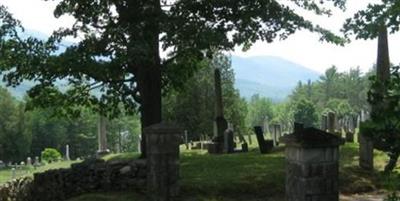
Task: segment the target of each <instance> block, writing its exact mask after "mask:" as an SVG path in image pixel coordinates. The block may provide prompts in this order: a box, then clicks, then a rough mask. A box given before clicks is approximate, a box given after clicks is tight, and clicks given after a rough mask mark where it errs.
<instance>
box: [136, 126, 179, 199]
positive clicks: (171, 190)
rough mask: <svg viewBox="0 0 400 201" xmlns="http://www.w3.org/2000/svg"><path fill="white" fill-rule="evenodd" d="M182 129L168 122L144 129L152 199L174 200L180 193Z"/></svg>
mask: <svg viewBox="0 0 400 201" xmlns="http://www.w3.org/2000/svg"><path fill="white" fill-rule="evenodd" d="M182 133H183V132H182V131H181V130H180V129H178V128H177V127H176V126H174V125H171V124H166V123H160V124H155V125H152V126H150V127H147V128H145V129H144V134H145V136H146V141H147V142H148V143H147V146H146V149H147V150H146V151H147V158H146V159H147V192H148V196H149V198H150V200H152V201H173V200H176V199H175V198H176V197H177V196H178V194H179V183H178V180H179V139H180V136H181V135H182Z"/></svg>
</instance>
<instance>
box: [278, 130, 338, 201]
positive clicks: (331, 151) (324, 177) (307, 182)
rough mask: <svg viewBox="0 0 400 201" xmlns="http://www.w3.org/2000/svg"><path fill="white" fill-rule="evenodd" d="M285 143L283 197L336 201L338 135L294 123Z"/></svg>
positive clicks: (284, 140)
mask: <svg viewBox="0 0 400 201" xmlns="http://www.w3.org/2000/svg"><path fill="white" fill-rule="evenodd" d="M281 142H283V143H285V144H286V149H285V155H286V200H287V201H314V200H315V201H339V190H338V182H339V150H338V148H339V145H342V144H343V143H344V141H343V139H342V138H340V137H338V136H337V135H333V134H330V133H327V132H325V131H322V130H319V129H316V128H303V125H301V124H296V125H295V131H294V133H292V134H290V135H286V136H284V137H282V138H281Z"/></svg>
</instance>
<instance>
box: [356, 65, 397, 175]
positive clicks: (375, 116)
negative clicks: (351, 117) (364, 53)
mask: <svg viewBox="0 0 400 201" xmlns="http://www.w3.org/2000/svg"><path fill="white" fill-rule="evenodd" d="M371 82H372V85H371V89H370V90H369V92H368V102H369V103H370V104H371V106H372V107H373V108H375V109H374V110H373V112H372V113H371V119H370V120H368V121H366V122H364V123H363V124H362V125H361V128H360V131H361V132H362V133H365V135H366V136H368V137H369V138H371V139H372V140H373V142H374V147H375V148H376V149H378V150H381V151H384V152H386V153H387V154H388V155H389V156H390V158H391V160H390V161H389V163H388V165H387V166H386V168H385V170H386V171H391V170H393V168H394V167H395V166H396V162H397V159H398V157H399V155H400V124H399V123H400V118H399V115H400V96H399V94H400V74H399V67H398V66H397V67H393V68H392V72H391V76H390V79H389V80H388V81H386V82H384V83H383V82H381V81H379V80H378V79H377V78H376V76H372V77H371ZM382 87H384V88H382ZM382 89H385V90H382Z"/></svg>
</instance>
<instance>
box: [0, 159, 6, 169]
mask: <svg viewBox="0 0 400 201" xmlns="http://www.w3.org/2000/svg"><path fill="white" fill-rule="evenodd" d="M5 167H6V164H5V163H4V162H3V161H2V160H0V169H3V168H5Z"/></svg>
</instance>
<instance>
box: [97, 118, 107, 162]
mask: <svg viewBox="0 0 400 201" xmlns="http://www.w3.org/2000/svg"><path fill="white" fill-rule="evenodd" d="M106 124H107V119H106V117H104V116H100V118H99V124H98V141H99V150H98V151H97V153H98V154H99V155H103V154H107V153H108V152H109V151H108V148H107V125H106Z"/></svg>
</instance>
